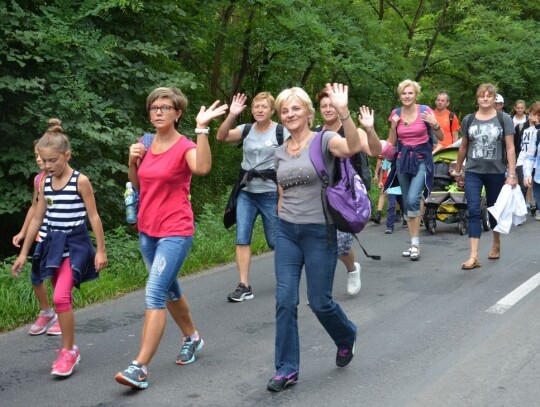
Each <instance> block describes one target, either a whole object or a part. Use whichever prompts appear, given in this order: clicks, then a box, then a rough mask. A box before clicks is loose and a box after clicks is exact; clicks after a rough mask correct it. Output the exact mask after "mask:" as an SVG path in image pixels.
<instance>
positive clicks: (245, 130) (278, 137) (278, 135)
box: [236, 123, 284, 148]
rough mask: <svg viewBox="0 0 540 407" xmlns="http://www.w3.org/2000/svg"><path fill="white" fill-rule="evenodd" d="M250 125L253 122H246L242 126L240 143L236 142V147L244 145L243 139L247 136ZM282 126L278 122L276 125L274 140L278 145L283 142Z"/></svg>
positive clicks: (251, 125)
mask: <svg viewBox="0 0 540 407" xmlns="http://www.w3.org/2000/svg"><path fill="white" fill-rule="evenodd" d="M252 127H253V123H247V124H245V125H244V128H243V129H242V141H240V143H238V145H237V146H236V147H238V148H241V147H242V146H243V145H244V139H245V138H246V137H247V136H248V134H249V132H250V131H251V128H252ZM283 128H284V127H283V125H282V124H280V123H278V125H277V126H276V140H277V143H278V146H280V145H282V144H283Z"/></svg>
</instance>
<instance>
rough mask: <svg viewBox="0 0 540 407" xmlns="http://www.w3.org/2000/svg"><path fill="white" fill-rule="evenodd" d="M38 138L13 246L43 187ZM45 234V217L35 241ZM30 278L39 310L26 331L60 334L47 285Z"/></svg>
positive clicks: (23, 232) (20, 238)
mask: <svg viewBox="0 0 540 407" xmlns="http://www.w3.org/2000/svg"><path fill="white" fill-rule="evenodd" d="M51 122H52V121H51V120H50V121H49V123H48V124H49V126H51ZM38 141H39V139H38V140H35V142H34V157H35V159H36V164H37V166H38V168H39V170H40V172H39V174H37V175H36V176H35V177H34V195H33V197H32V205H31V206H30V208H29V209H28V212H27V214H26V218H25V219H24V224H23V226H22V228H21V230H20V232H19V233H17V234H16V235H15V236H13V240H12V242H13V246H15V247H19V248H20V247H21V242H22V241H23V240H24V239H25V237H26V232H27V230H28V226H29V225H30V221H31V220H32V218H33V217H34V214H35V211H36V207H37V202H38V196H39V191H40V189H41V188H42V187H43V181H45V174H46V172H45V171H44V168H45V165H44V164H43V161H42V160H41V157H40V156H39V151H38V149H37V143H38ZM46 235H47V219H46V218H45V220H44V221H43V224H42V225H41V227H40V229H39V233H38V235H37V236H36V242H38V243H39V242H41V241H43V239H44V238H45V236H46ZM30 280H31V282H32V288H33V289H34V295H35V296H36V299H37V301H38V304H39V307H40V309H41V311H40V312H39V314H38V317H37V319H36V320H35V322H34V323H33V324H32V326H31V327H30V329H29V330H28V333H29V334H30V335H41V334H43V333H45V332H47V335H61V334H62V332H61V330H60V325H59V324H58V317H57V316H56V313H55V312H54V310H53V309H52V308H51V306H50V304H49V297H48V295H47V287H46V286H45V283H44V282H43V279H41V278H40V277H39V276H34V275H33V274H31V273H30Z"/></svg>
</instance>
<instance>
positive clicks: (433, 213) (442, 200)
mask: <svg viewBox="0 0 540 407" xmlns="http://www.w3.org/2000/svg"><path fill="white" fill-rule="evenodd" d="M458 150H459V148H457V147H449V148H445V149H442V150H439V151H437V152H436V153H435V154H433V164H434V167H435V171H434V179H433V189H432V190H431V192H430V194H429V196H428V197H427V199H426V200H425V210H424V215H423V220H424V226H425V227H426V229H427V230H428V231H429V232H430V233H431V234H432V235H434V234H435V233H436V232H437V220H439V221H440V222H444V223H446V224H451V223H456V222H457V224H458V231H459V234H460V235H464V234H465V233H467V226H468V218H467V201H466V199H465V191H464V180H463V177H456V178H454V177H452V176H451V175H450V173H451V171H452V170H453V169H454V168H453V167H454V166H455V161H456V160H457V155H458ZM480 214H481V218H482V227H483V229H484V230H485V231H488V230H489V229H490V225H489V213H488V210H487V204H486V197H485V192H482V200H481V202H480Z"/></svg>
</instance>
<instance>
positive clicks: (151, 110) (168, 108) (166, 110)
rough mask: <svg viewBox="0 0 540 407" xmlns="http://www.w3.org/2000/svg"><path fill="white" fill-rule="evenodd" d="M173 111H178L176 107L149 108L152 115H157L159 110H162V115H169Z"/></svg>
mask: <svg viewBox="0 0 540 407" xmlns="http://www.w3.org/2000/svg"><path fill="white" fill-rule="evenodd" d="M171 109H174V110H178V109H177V108H175V107H174V106H169V105H161V106H150V107H149V108H148V111H149V112H150V113H157V111H158V110H161V113H169V112H170V111H171Z"/></svg>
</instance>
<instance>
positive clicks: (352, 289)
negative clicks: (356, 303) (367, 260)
mask: <svg viewBox="0 0 540 407" xmlns="http://www.w3.org/2000/svg"><path fill="white" fill-rule="evenodd" d="M361 272H362V267H361V266H360V263H354V271H350V272H348V273H347V293H348V294H349V295H356V294H358V293H359V292H360V289H361V288H362V282H361V281H360V273H361Z"/></svg>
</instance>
